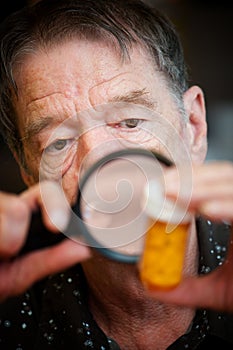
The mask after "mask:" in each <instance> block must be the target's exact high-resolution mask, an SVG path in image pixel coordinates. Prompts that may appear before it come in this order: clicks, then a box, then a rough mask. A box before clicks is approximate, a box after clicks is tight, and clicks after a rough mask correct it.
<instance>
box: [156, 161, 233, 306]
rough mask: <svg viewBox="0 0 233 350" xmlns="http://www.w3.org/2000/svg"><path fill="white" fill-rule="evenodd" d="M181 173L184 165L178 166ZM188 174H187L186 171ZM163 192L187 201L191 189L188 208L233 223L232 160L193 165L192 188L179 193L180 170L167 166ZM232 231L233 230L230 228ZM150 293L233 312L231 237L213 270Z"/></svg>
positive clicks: (176, 301)
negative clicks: (220, 263)
mask: <svg viewBox="0 0 233 350" xmlns="http://www.w3.org/2000/svg"><path fill="white" fill-rule="evenodd" d="M181 172H182V177H183V176H185V168H183V169H181ZM187 176H190V174H188V173H187ZM165 183H166V195H167V197H169V198H173V199H177V200H178V201H179V202H180V203H182V202H183V204H184V203H186V201H187V198H189V196H190V193H191V197H190V198H191V199H190V202H189V204H188V209H189V210H190V211H191V212H194V213H198V214H201V215H203V216H205V217H207V218H209V219H210V220H212V221H217V222H221V221H222V220H225V221H227V222H229V223H230V224H233V164H231V163H230V162H229V163H228V162H210V163H206V164H204V165H200V166H194V168H193V181H192V185H193V187H192V191H191V192H189V191H190V189H187V191H183V190H182V191H181V192H180V193H179V186H180V185H181V186H182V183H181V184H180V174H179V172H177V171H176V170H175V169H169V170H168V171H167V173H166V175H165ZM232 235H233V232H232ZM150 293H151V295H152V296H153V297H154V298H156V299H159V300H161V301H162V302H166V303H167V302H168V303H172V304H176V305H182V306H188V307H194V308H196V307H200V308H212V309H215V310H221V311H227V312H233V237H232V239H231V243H230V246H229V250H228V256H227V259H226V261H225V263H224V264H223V265H222V266H220V267H218V268H217V269H216V270H214V271H213V272H212V273H210V274H208V275H205V276H200V277H192V278H191V277H190V278H186V279H184V281H183V282H182V283H181V284H180V285H179V286H178V287H177V288H175V289H174V290H171V291H169V292H161V291H160V292H159V291H150Z"/></svg>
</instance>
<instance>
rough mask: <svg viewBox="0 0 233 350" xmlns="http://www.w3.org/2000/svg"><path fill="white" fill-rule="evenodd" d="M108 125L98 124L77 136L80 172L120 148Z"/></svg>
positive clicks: (118, 141)
mask: <svg viewBox="0 0 233 350" xmlns="http://www.w3.org/2000/svg"><path fill="white" fill-rule="evenodd" d="M122 148H123V147H122V145H121V143H120V140H119V139H117V138H115V137H114V136H113V135H112V134H111V132H110V131H109V130H108V127H107V126H105V125H98V126H95V127H93V128H92V129H90V130H88V131H86V132H85V133H83V134H82V135H81V136H80V138H79V146H78V153H79V154H78V158H79V164H80V170H81V173H82V172H83V171H86V170H87V169H88V168H90V166H92V165H93V164H94V163H95V162H97V161H98V160H100V159H101V158H103V157H104V156H106V155H107V154H109V153H111V152H114V151H117V150H120V149H122Z"/></svg>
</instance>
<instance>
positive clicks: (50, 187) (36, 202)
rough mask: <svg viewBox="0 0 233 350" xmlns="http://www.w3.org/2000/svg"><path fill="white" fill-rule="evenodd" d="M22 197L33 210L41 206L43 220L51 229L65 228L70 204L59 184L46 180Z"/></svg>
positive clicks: (60, 229)
mask: <svg viewBox="0 0 233 350" xmlns="http://www.w3.org/2000/svg"><path fill="white" fill-rule="evenodd" d="M21 198H22V199H23V200H24V201H25V202H26V203H27V205H28V206H29V207H30V208H31V210H36V209H37V210H38V208H40V210H41V212H42V217H43V221H44V223H45V225H46V227H47V228H48V229H49V230H51V231H60V232H63V230H65V228H66V226H67V224H68V221H69V217H70V206H69V204H68V202H67V200H66V198H65V195H64V192H63V191H62V188H61V187H60V185H59V184H57V183H55V182H51V181H44V182H42V183H40V184H38V185H36V186H33V187H31V188H30V189H29V190H28V191H26V192H24V193H23V194H22V195H21Z"/></svg>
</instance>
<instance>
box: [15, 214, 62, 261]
mask: <svg viewBox="0 0 233 350" xmlns="http://www.w3.org/2000/svg"><path fill="white" fill-rule="evenodd" d="M64 238H65V235H64V234H63V233H53V232H51V231H49V230H48V229H47V228H46V226H45V225H44V223H43V220H42V215H41V212H36V213H33V214H32V218H31V224H30V227H29V232H28V236H27V240H26V243H25V244H24V246H23V248H22V249H21V251H20V253H19V255H22V254H25V253H28V252H31V251H34V250H38V249H42V248H45V247H48V246H52V245H54V244H57V243H59V242H61V241H62V240H63V239H64Z"/></svg>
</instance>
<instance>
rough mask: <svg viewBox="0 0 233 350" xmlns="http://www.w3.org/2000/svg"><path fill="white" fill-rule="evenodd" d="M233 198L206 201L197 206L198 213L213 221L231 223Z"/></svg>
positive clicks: (232, 218) (232, 220) (232, 219)
mask: <svg viewBox="0 0 233 350" xmlns="http://www.w3.org/2000/svg"><path fill="white" fill-rule="evenodd" d="M232 208H233V197H232V198H230V199H226V198H224V199H222V198H220V199H218V200H216V199H214V200H208V201H205V202H204V203H202V204H201V205H200V206H199V213H200V214H203V215H204V216H206V217H208V218H210V219H212V220H215V221H221V220H222V221H225V222H228V223H232V222H233V210H232Z"/></svg>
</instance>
